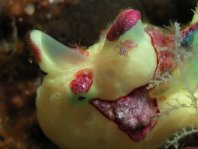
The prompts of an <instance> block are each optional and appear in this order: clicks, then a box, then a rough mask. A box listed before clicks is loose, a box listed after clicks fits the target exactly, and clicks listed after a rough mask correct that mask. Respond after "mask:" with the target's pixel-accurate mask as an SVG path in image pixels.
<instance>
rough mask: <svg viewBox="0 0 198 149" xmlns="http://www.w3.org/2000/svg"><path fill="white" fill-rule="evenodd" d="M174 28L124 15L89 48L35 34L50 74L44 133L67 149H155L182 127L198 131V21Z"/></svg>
mask: <svg viewBox="0 0 198 149" xmlns="http://www.w3.org/2000/svg"><path fill="white" fill-rule="evenodd" d="M197 16H198V15H197V14H196V13H195V15H194V18H193V21H192V22H191V23H189V24H188V25H187V26H186V27H184V28H182V29H180V26H179V24H178V23H175V24H174V28H175V31H170V30H167V29H162V28H159V27H156V26H152V25H148V24H143V23H142V21H141V14H140V12H139V11H137V10H134V9H127V10H124V11H122V12H121V13H120V14H119V15H118V16H117V18H116V19H115V21H114V22H113V24H112V25H111V26H110V27H109V28H108V29H107V32H106V34H105V36H104V37H103V38H102V39H101V40H100V41H99V42H98V43H96V44H94V45H93V46H91V47H89V48H88V49H87V50H86V51H84V50H81V49H80V48H76V49H75V48H74V49H72V48H69V47H67V46H65V45H63V44H61V43H59V42H58V41H56V40H54V39H53V38H51V37H50V36H48V35H46V34H45V33H43V32H41V31H38V30H33V31H32V32H31V34H30V41H31V46H32V47H33V52H34V54H35V58H36V60H37V62H38V63H39V66H40V68H41V69H42V70H43V71H44V72H46V73H47V75H46V76H45V78H44V80H43V82H42V85H41V86H40V87H39V88H38V90H37V99H36V107H37V115H38V120H39V123H40V125H41V128H42V129H43V131H44V133H45V134H46V135H47V136H48V137H49V138H50V139H51V140H52V141H54V142H55V143H56V144H58V145H59V146H60V147H61V148H63V149H79V148H81V149H101V148H102V149H113V148H114V149H128V148H131V149H142V148H145V147H146V148H147V149H155V148H157V147H159V146H160V145H161V144H162V143H163V142H164V141H165V139H166V138H167V137H168V136H169V135H170V134H171V133H173V132H174V131H175V130H177V129H180V128H183V127H186V126H189V125H192V124H193V125H194V127H195V128H196V127H198V121H197V116H198V115H197V114H198V113H196V114H193V112H197V111H198V105H197V100H196V99H197V87H198V78H197V76H198V69H197V67H198V56H197V51H198V47H197V43H198V34H197V32H196V31H197V29H198V22H197V20H198V18H197Z"/></svg>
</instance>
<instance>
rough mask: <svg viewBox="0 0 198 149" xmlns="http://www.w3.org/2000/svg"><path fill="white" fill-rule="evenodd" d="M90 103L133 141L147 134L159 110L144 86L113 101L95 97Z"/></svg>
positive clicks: (154, 122)
mask: <svg viewBox="0 0 198 149" xmlns="http://www.w3.org/2000/svg"><path fill="white" fill-rule="evenodd" d="M90 103H91V104H92V105H93V106H95V107H96V108H97V109H98V110H99V111H100V112H101V113H102V114H104V115H105V116H106V117H107V118H109V119H110V120H112V121H114V122H115V123H116V124H117V125H118V126H119V128H120V129H121V130H123V131H124V132H126V133H127V134H128V136H129V137H130V138H131V139H132V140H134V141H140V140H142V139H144V138H145V136H147V135H148V133H149V132H150V131H151V130H152V128H153V127H154V126H155V124H156V120H154V116H155V115H156V114H157V113H158V112H159V110H158V109H157V104H156V100H155V99H151V98H149V95H148V90H147V89H146V87H141V88H137V89H135V90H134V91H132V92H131V93H130V94H129V95H127V96H124V97H121V98H119V99H117V100H116V101H113V102H108V101H102V100H100V99H95V100H92V101H90Z"/></svg>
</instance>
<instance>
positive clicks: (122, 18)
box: [107, 9, 141, 41]
mask: <svg viewBox="0 0 198 149" xmlns="http://www.w3.org/2000/svg"><path fill="white" fill-rule="evenodd" d="M140 19H141V14H140V12H139V11H137V10H133V9H128V10H125V11H123V12H121V13H120V14H119V15H118V17H117V18H116V20H115V22H114V23H113V24H112V26H111V27H110V29H109V30H108V32H107V39H108V40H109V41H114V40H116V39H118V38H119V37H120V35H122V34H123V33H124V32H126V31H128V30H129V29H130V28H131V27H133V26H134V25H135V24H136V23H137V21H138V20H140Z"/></svg>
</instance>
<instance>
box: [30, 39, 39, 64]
mask: <svg viewBox="0 0 198 149" xmlns="http://www.w3.org/2000/svg"><path fill="white" fill-rule="evenodd" d="M29 43H30V46H31V47H32V51H33V54H34V57H35V60H36V62H37V63H40V62H41V60H42V59H41V52H40V49H39V48H38V47H37V46H36V45H35V44H34V43H33V42H32V41H31V40H30V42H29Z"/></svg>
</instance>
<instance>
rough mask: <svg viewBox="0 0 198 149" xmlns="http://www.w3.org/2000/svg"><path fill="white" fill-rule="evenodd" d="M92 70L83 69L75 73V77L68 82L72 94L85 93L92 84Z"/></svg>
mask: <svg viewBox="0 0 198 149" xmlns="http://www.w3.org/2000/svg"><path fill="white" fill-rule="evenodd" d="M92 78H93V72H92V70H90V69H83V70H80V71H78V72H77V73H76V74H75V79H74V80H72V81H71V83H70V89H71V91H72V93H73V94H81V93H87V92H88V91H89V89H90V88H91V85H92V82H93V80H92Z"/></svg>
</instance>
